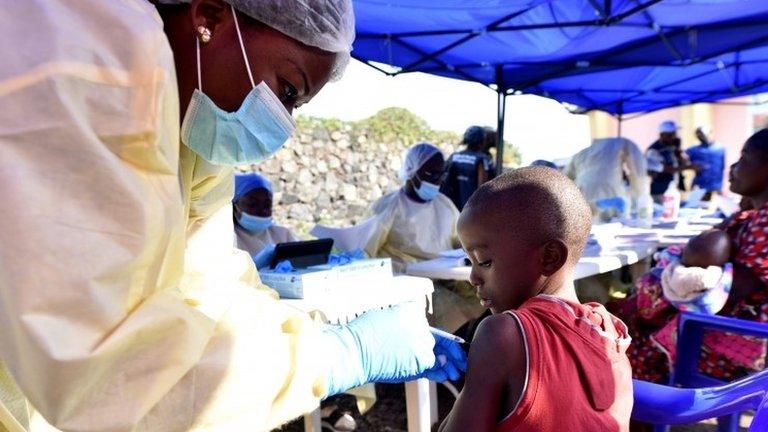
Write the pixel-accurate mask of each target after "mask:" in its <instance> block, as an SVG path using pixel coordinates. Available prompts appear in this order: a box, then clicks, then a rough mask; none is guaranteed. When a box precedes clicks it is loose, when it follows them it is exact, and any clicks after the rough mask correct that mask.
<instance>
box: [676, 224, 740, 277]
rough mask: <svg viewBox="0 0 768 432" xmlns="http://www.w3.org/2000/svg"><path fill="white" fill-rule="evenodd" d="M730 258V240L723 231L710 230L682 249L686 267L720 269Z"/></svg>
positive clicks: (693, 239)
mask: <svg viewBox="0 0 768 432" xmlns="http://www.w3.org/2000/svg"><path fill="white" fill-rule="evenodd" d="M730 257H731V239H730V237H728V234H726V233H725V231H723V230H719V229H711V230H707V231H704V232H703V233H701V234H699V235H698V236H696V237H694V238H692V239H691V240H690V241H689V242H688V244H687V245H686V246H685V248H684V249H683V256H682V261H681V262H682V263H683V265H684V266H686V267H701V268H707V267H709V266H718V267H722V266H724V265H725V263H727V262H728V260H729V259H730Z"/></svg>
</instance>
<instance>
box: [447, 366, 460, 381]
mask: <svg viewBox="0 0 768 432" xmlns="http://www.w3.org/2000/svg"><path fill="white" fill-rule="evenodd" d="M442 369H443V371H445V374H446V375H447V377H448V379H449V380H451V381H456V380H457V379H459V378H460V377H461V372H459V370H458V369H457V368H456V365H454V364H453V363H451V362H446V363H445V365H443V367H442Z"/></svg>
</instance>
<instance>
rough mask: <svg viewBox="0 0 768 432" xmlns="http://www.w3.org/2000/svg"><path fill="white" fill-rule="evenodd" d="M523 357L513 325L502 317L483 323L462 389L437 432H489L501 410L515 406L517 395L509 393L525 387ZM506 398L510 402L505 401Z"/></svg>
mask: <svg viewBox="0 0 768 432" xmlns="http://www.w3.org/2000/svg"><path fill="white" fill-rule="evenodd" d="M525 375H526V357H525V347H524V343H523V337H522V334H521V332H520V328H519V326H518V324H517V321H516V320H515V319H514V318H513V317H511V316H509V315H506V314H501V315H494V316H490V317H488V318H486V319H485V320H483V321H482V322H481V323H480V325H479V326H478V328H477V333H476V334H475V338H474V340H473V341H472V345H471V347H470V350H469V367H468V368H467V375H466V380H465V383H464V389H463V390H462V391H461V393H460V394H459V397H458V399H456V403H455V404H454V406H453V409H452V410H451V412H450V414H448V417H446V419H445V420H444V421H443V424H442V425H440V432H452V431H460V432H474V431H478V432H481V431H493V430H494V429H495V428H496V425H497V424H498V422H499V420H501V417H504V416H505V415H506V414H507V413H506V412H502V410H503V409H504V407H508V406H515V404H516V402H517V400H519V399H520V397H522V391H520V393H521V394H519V395H517V396H516V397H514V396H509V394H510V393H511V392H510V389H522V388H523V386H524V384H525ZM508 398H510V399H514V400H507V399H508Z"/></svg>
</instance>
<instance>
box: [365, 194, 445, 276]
mask: <svg viewBox="0 0 768 432" xmlns="http://www.w3.org/2000/svg"><path fill="white" fill-rule="evenodd" d="M370 213H371V216H377V217H378V220H379V225H378V227H377V229H376V232H375V233H374V234H373V236H372V237H371V240H370V241H369V242H368V245H367V246H366V247H365V252H366V253H367V254H368V255H369V256H376V257H390V258H392V266H393V267H394V269H395V271H396V272H403V271H405V266H406V265H407V264H410V263H412V262H416V261H421V260H428V259H432V258H437V256H438V254H439V253H440V252H443V251H446V250H450V249H453V248H454V247H456V246H457V245H458V233H457V232H456V222H457V221H458V219H459V211H458V210H456V206H454V205H453V203H452V202H451V200H450V199H449V198H448V197H446V196H445V195H443V194H439V195H438V196H437V198H435V199H434V200H432V201H429V202H425V203H419V202H416V201H414V200H412V199H410V198H408V197H407V196H406V194H405V189H403V188H400V189H398V190H396V191H394V192H390V193H389V194H387V195H384V196H383V197H381V198H379V200H378V201H376V202H375V203H374V204H373V206H372V207H371V210H370Z"/></svg>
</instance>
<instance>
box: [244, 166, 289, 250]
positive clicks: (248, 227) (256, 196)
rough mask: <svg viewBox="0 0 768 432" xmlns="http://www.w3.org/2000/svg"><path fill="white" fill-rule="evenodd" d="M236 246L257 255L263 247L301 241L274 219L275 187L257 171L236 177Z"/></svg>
mask: <svg viewBox="0 0 768 432" xmlns="http://www.w3.org/2000/svg"><path fill="white" fill-rule="evenodd" d="M232 210H233V216H234V223H235V235H236V237H237V247H238V248H240V249H242V250H244V251H246V252H248V253H250V254H251V256H254V255H258V254H259V253H260V252H262V250H264V248H267V247H269V246H274V245H276V244H278V243H288V242H295V241H299V238H298V237H296V236H295V235H293V233H292V232H291V230H290V229H289V228H287V227H284V226H280V225H276V224H275V223H274V221H273V219H272V185H271V184H270V183H269V180H267V179H266V178H265V177H263V176H262V175H260V174H257V173H255V172H249V173H239V174H236V175H235V196H234V197H233V198H232Z"/></svg>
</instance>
